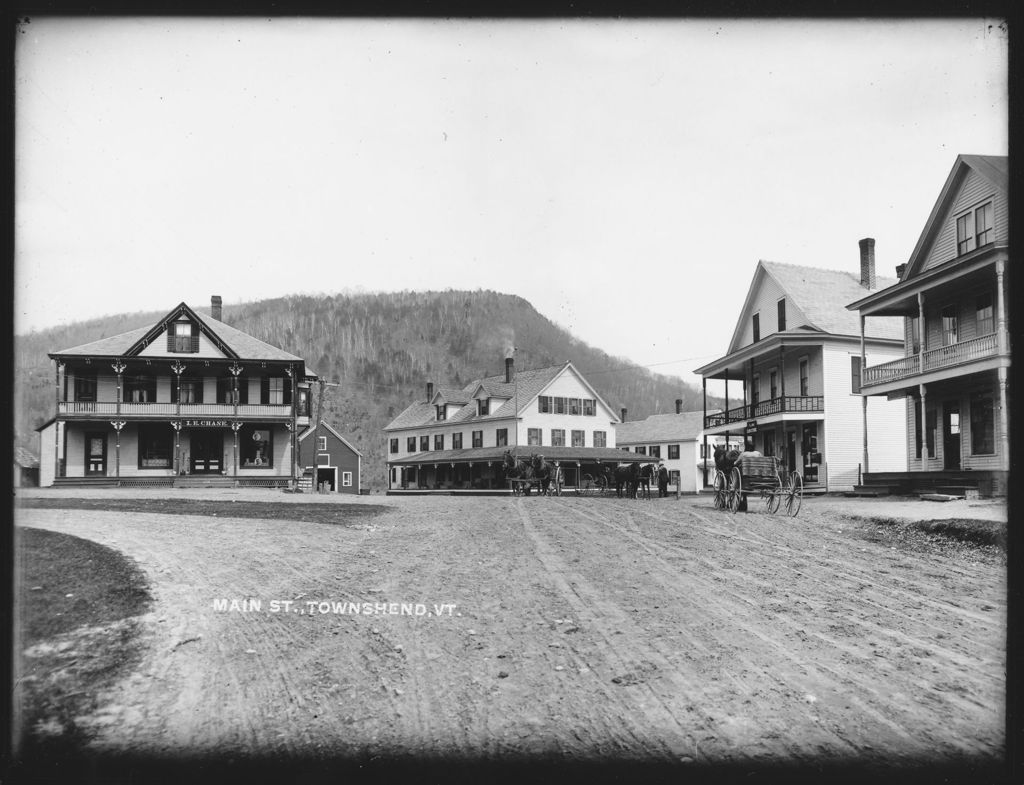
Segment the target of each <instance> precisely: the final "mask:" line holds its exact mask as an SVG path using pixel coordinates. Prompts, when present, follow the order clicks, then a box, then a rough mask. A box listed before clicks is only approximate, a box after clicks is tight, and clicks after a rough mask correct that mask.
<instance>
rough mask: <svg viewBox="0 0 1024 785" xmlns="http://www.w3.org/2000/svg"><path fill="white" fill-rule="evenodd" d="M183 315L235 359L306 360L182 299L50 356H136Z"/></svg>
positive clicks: (169, 355)
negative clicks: (146, 323) (145, 319)
mask: <svg viewBox="0 0 1024 785" xmlns="http://www.w3.org/2000/svg"><path fill="white" fill-rule="evenodd" d="M179 317H184V318H186V319H189V320H192V321H195V322H196V324H198V325H199V328H200V330H202V331H203V333H204V334H206V335H207V337H209V338H210V339H211V340H212V341H213V342H214V343H216V344H217V345H218V346H220V347H221V348H222V349H223V350H224V353H225V354H226V355H227V356H228V357H231V358H233V359H239V360H261V361H262V360H282V361H290V362H302V358H301V357H296V356H295V355H294V354H289V353H288V352H286V351H284V350H283V349H279V348H277V347H276V346H271V345H270V344H269V343H266V342H264V341H261V340H259V339H258V338H253V337H252V336H251V335H249V334H248V333H244V332H242V331H241V330H238V329H235V328H234V327H232V326H231V325H229V324H225V323H224V322H221V321H218V320H217V319H214V318H213V317H212V316H206V315H205V314H201V313H198V312H196V311H194V310H192V309H191V308H190V307H189V306H188V305H186V304H185V303H179V304H178V305H177V306H175V307H174V308H173V309H171V310H170V311H169V312H168V313H167V315H165V316H164V317H163V318H162V319H160V320H159V321H158V322H157V323H156V324H154V325H152V326H151V327H141V328H139V329H137V330H131V331H129V332H126V333H121V334H120V335H114V336H110V337H109V338H100V339H99V340H98V341H92V342H91V343H86V344H82V345H80V346H74V347H71V348H70V349H62V350H60V351H58V352H51V353H50V356H51V357H54V356H58V355H61V356H67V355H79V356H118V355H120V356H133V355H136V354H138V353H139V352H140V351H142V349H144V348H145V347H146V346H148V345H149V344H150V343H152V342H153V341H155V340H160V339H161V338H162V336H163V335H164V334H165V333H166V331H167V325H168V324H169V323H171V322H173V321H176V320H177V319H179ZM178 356H179V355H177V354H174V353H172V352H168V353H167V357H168V358H172V357H178Z"/></svg>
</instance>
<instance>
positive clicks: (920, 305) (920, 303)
mask: <svg viewBox="0 0 1024 785" xmlns="http://www.w3.org/2000/svg"><path fill="white" fill-rule="evenodd" d="M924 336H925V329H924V294H923V293H922V292H918V293H917V372H918V373H924ZM921 422H922V425H921V433H924V424H923V423H924V421H923V420H922V421H921Z"/></svg>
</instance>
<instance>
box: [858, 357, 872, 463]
mask: <svg viewBox="0 0 1024 785" xmlns="http://www.w3.org/2000/svg"><path fill="white" fill-rule="evenodd" d="M860 369H861V370H860V372H861V373H864V366H863V365H861V367H860ZM860 408H861V429H862V430H863V431H864V447H863V452H864V457H863V462H864V474H867V473H868V472H869V471H870V469H869V468H868V397H867V396H866V395H862V396H861V397H860Z"/></svg>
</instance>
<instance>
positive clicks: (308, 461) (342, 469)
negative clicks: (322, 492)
mask: <svg viewBox="0 0 1024 785" xmlns="http://www.w3.org/2000/svg"><path fill="white" fill-rule="evenodd" d="M299 465H300V466H302V467H303V468H304V469H305V471H306V472H307V473H308V474H309V475H310V476H311V477H312V478H313V483H314V487H315V488H319V487H320V486H321V485H322V484H323V483H327V488H328V490H330V491H333V492H336V493H352V494H358V493H359V487H360V485H361V480H362V466H363V454H362V453H361V452H359V450H357V449H356V448H355V447H354V446H353V445H352V443H351V442H350V441H349V440H348V439H346V438H345V437H344V436H342V435H341V434H340V433H338V432H337V431H336V430H335V429H334V428H332V427H331V425H330V423H327V422H321V423H319V424H318V425H317V426H316V427H315V428H308V429H306V430H305V431H303V432H302V433H301V434H299Z"/></svg>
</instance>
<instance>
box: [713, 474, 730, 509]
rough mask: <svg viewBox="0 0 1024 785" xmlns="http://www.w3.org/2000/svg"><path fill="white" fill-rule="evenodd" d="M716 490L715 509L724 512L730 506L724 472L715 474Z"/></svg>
mask: <svg viewBox="0 0 1024 785" xmlns="http://www.w3.org/2000/svg"><path fill="white" fill-rule="evenodd" d="M714 489H715V495H714V497H713V502H714V505H715V509H716V510H724V509H725V508H726V507H728V506H729V490H728V488H727V487H726V481H725V474H724V473H723V472H720V471H716V472H715V480H714Z"/></svg>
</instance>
